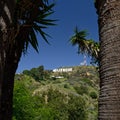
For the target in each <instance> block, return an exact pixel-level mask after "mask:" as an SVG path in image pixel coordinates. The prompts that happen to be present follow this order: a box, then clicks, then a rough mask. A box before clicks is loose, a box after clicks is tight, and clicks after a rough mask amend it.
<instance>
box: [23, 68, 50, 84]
mask: <svg viewBox="0 0 120 120" xmlns="http://www.w3.org/2000/svg"><path fill="white" fill-rule="evenodd" d="M23 74H25V75H29V76H31V77H33V78H34V79H35V80H36V81H39V82H40V81H41V80H44V79H46V78H49V76H50V71H45V70H44V66H39V67H38V68H32V69H31V70H24V71H23Z"/></svg>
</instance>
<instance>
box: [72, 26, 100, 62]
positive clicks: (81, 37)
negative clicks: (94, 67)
mask: <svg viewBox="0 0 120 120" xmlns="http://www.w3.org/2000/svg"><path fill="white" fill-rule="evenodd" d="M74 32H75V34H74V35H73V36H72V37H71V38H70V42H71V44H72V45H73V46H75V45H78V53H81V54H88V55H89V56H91V57H92V61H93V62H94V63H97V64H98V63H99V57H98V54H99V43H98V42H95V41H94V40H91V39H90V40H89V39H86V36H87V32H86V31H85V30H83V31H78V28H77V27H76V28H75V31H74Z"/></svg>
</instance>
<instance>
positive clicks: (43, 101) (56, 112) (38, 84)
mask: <svg viewBox="0 0 120 120" xmlns="http://www.w3.org/2000/svg"><path fill="white" fill-rule="evenodd" d="M38 68H41V67H38ZM38 68H36V69H35V70H34V72H36V73H37V74H39V71H40V70H41V69H38ZM64 68H66V67H64ZM37 70H38V71H37ZM26 73H27V75H26ZM36 73H34V75H33V73H32V72H31V73H29V72H28V71H27V72H25V71H23V74H20V75H16V80H15V92H16V91H17V89H18V86H20V84H21V85H22V87H23V86H24V87H25V88H24V89H27V92H28V93H29V94H30V96H29V97H30V98H31V97H32V99H33V101H34V99H35V101H34V102H33V101H31V103H30V104H33V108H30V109H34V111H35V116H34V115H33V117H32V120H55V119H56V120H97V99H98V90H99V88H98V86H99V85H98V84H99V78H98V73H97V70H96V68H95V67H93V66H74V67H72V71H69V72H53V71H48V70H47V71H46V70H44V69H42V73H43V74H42V77H41V76H40V77H39V78H42V79H40V80H39V79H38V78H37V77H35V74H36ZM37 74H36V75H37ZM35 78H37V79H36V80H35ZM19 90H20V89H18V92H17V93H19V92H21V90H20V91H19ZM15 92H14V94H15ZM15 95H16V94H15ZM15 95H14V98H15V97H17V95H16V96H15ZM20 99H21V98H20ZM38 99H39V100H38ZM34 103H36V104H37V105H34ZM16 104H17V102H16ZM15 106H16V105H14V107H15ZM63 106H64V107H63ZM36 107H37V109H36ZM21 109H22V108H21ZM28 109H29V108H28ZM26 111H28V110H26ZM50 116H51V117H50ZM36 117H37V118H36ZM14 118H15V120H20V119H19V118H18V117H16V115H15V114H14ZM29 119H30V118H29ZM24 120H25V118H24ZM26 120H27V119H26Z"/></svg>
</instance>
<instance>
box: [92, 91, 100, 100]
mask: <svg viewBox="0 0 120 120" xmlns="http://www.w3.org/2000/svg"><path fill="white" fill-rule="evenodd" d="M90 97H91V98H92V99H97V97H98V96H97V93H96V92H94V91H92V92H90Z"/></svg>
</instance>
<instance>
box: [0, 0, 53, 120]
mask: <svg viewBox="0 0 120 120" xmlns="http://www.w3.org/2000/svg"><path fill="white" fill-rule="evenodd" d="M53 6H54V4H48V0H11V1H10V0H0V120H11V119H12V97H13V86H14V76H15V72H16V69H17V67H18V63H19V60H20V57H21V55H22V52H24V53H25V52H26V51H27V48H28V45H29V44H31V45H32V46H33V48H34V49H35V50H36V51H38V42H37V38H36V34H37V33H40V34H41V35H42V37H43V38H44V40H45V41H46V42H48V41H47V38H46V35H47V34H46V33H45V32H44V31H43V29H44V28H47V26H48V25H53V22H54V20H51V19H48V17H47V16H48V15H50V14H52V13H53V11H52V7H53ZM36 32H37V33H36Z"/></svg>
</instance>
